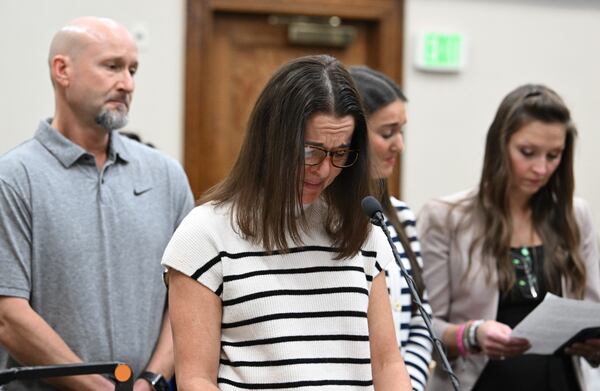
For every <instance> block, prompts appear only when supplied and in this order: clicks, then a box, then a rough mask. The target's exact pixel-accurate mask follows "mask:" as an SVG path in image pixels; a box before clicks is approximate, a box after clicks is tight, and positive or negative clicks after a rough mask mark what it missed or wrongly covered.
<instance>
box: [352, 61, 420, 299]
mask: <svg viewBox="0 0 600 391" xmlns="http://www.w3.org/2000/svg"><path fill="white" fill-rule="evenodd" d="M349 71H350V75H351V76H352V79H353V80H354V83H355V84H356V88H357V89H358V92H360V97H361V100H362V104H363V107H364V109H365V113H366V114H367V117H370V116H371V115H372V114H373V113H375V112H376V111H378V110H380V109H382V108H384V107H385V106H387V105H389V104H390V103H393V102H395V101H397V100H400V101H402V102H406V101H407V98H406V96H405V95H404V92H402V89H401V88H400V87H399V86H398V85H397V84H396V83H395V82H394V81H393V80H392V79H390V78H389V77H387V76H386V75H385V74H383V73H381V72H379V71H376V70H374V69H371V68H369V67H367V66H364V65H357V66H352V67H350V68H349ZM377 181H378V182H379V183H378V186H379V192H378V193H377V194H378V195H379V196H378V197H377V198H378V199H379V202H381V206H382V207H383V212H384V213H385V216H386V217H387V219H388V220H389V222H390V223H391V224H392V226H393V227H394V230H395V231H396V234H397V235H398V240H400V243H401V244H402V248H403V249H404V253H405V254H406V257H407V258H408V261H409V263H410V267H411V272H412V277H413V279H414V281H415V285H416V286H417V291H418V292H419V295H420V296H421V297H423V291H424V290H425V284H424V282H423V277H422V276H421V274H422V273H421V266H420V265H419V262H418V261H417V255H416V254H415V252H414V251H413V250H412V247H411V245H410V239H409V238H408V235H407V234H406V231H405V229H404V225H403V224H402V222H401V221H400V219H399V218H398V214H397V211H396V209H395V208H394V206H393V205H392V203H391V201H390V193H389V190H388V181H387V178H379V179H377Z"/></svg>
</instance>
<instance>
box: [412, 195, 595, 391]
mask: <svg viewBox="0 0 600 391" xmlns="http://www.w3.org/2000/svg"><path fill="white" fill-rule="evenodd" d="M472 194H473V191H472V190H471V191H468V192H467V191H466V192H461V193H458V194H454V195H451V196H448V197H444V198H441V199H438V200H434V201H430V202H429V203H427V204H426V205H425V206H423V208H422V209H421V212H420V213H419V216H418V218H417V228H418V231H419V237H420V238H421V254H422V257H423V278H424V281H425V286H426V287H427V290H428V291H429V302H430V304H431V308H432V310H433V317H434V319H433V326H434V329H435V332H436V335H437V336H438V337H439V338H441V337H442V335H443V334H444V331H445V330H446V329H447V328H448V326H449V325H450V324H459V323H463V322H466V321H468V320H470V319H496V312H497V309H498V300H499V292H498V284H497V281H498V280H497V275H496V273H493V274H492V275H491V280H490V281H487V280H486V278H485V274H484V273H485V272H484V270H483V266H482V265H481V262H479V259H478V258H477V254H478V249H477V248H476V249H475V251H474V253H473V264H472V266H471V269H470V271H469V274H468V275H467V276H465V273H466V271H467V266H468V260H469V246H470V245H471V243H472V242H473V240H474V239H475V237H476V235H477V234H479V233H480V230H481V227H477V226H476V225H471V226H469V227H467V228H465V229H463V230H462V231H461V232H460V234H459V235H457V236H456V237H454V238H453V237H452V236H453V232H452V229H451V228H452V227H455V226H456V224H457V223H458V222H459V221H461V219H462V218H463V217H464V213H465V212H464V209H463V208H462V207H460V206H459V207H456V208H453V209H452V208H451V205H452V204H455V203H456V202H460V201H461V200H464V199H465V198H467V197H469V196H471V195H472ZM574 210H575V216H576V219H577V223H578V225H579V229H580V234H581V245H580V251H581V255H582V257H583V260H584V262H585V266H586V272H587V281H586V291H585V299H586V300H593V301H600V255H599V251H598V242H597V236H596V231H595V230H594V227H593V224H592V217H591V213H590V210H589V207H588V205H587V203H586V202H585V201H584V200H583V199H581V198H575V199H574ZM562 285H563V288H562V291H563V296H565V297H569V298H574V293H573V292H572V291H569V290H568V289H567V288H566V285H565V280H564V279H563V283H562ZM486 362H487V358H486V356H484V355H482V354H472V355H468V356H467V357H464V358H463V357H459V358H456V359H453V360H451V361H450V363H451V365H452V367H453V370H454V372H455V374H456V375H457V377H458V378H459V380H460V384H461V390H471V389H472V388H473V386H474V385H475V382H476V380H477V378H478V377H479V374H480V373H481V371H482V370H483V368H484V366H485V364H486ZM574 363H575V370H576V372H577V373H578V375H579V380H580V381H579V383H580V384H581V387H582V390H584V391H585V385H584V384H583V382H582V377H581V369H580V363H579V359H578V358H574ZM451 389H452V388H451V383H450V382H449V380H448V379H447V376H446V374H445V373H444V372H443V371H442V369H441V365H439V364H438V365H437V367H436V370H435V371H434V373H433V376H431V378H430V384H429V387H428V390H429V391H441V390H444V391H446V390H451Z"/></svg>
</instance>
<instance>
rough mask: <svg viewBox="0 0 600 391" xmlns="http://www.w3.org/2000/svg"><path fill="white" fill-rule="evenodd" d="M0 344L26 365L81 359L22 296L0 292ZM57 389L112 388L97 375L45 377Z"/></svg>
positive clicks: (112, 388)
mask: <svg viewBox="0 0 600 391" xmlns="http://www.w3.org/2000/svg"><path fill="white" fill-rule="evenodd" d="M0 344H1V345H2V346H3V347H4V348H5V349H6V350H7V351H8V352H9V353H10V355H11V356H12V357H13V358H14V359H16V360H17V361H18V362H19V363H21V364H22V365H26V366H35V365H56V364H70V363H80V362H82V360H81V359H80V358H79V357H77V355H76V354H75V353H74V352H73V351H72V350H71V349H70V348H69V347H68V346H67V344H66V343H65V341H64V340H63V339H62V338H61V337H60V336H59V335H58V334H57V333H56V332H55V331H54V330H53V329H52V327H50V325H49V324H48V323H46V321H44V319H42V318H41V317H40V316H39V315H38V314H37V313H36V312H35V311H34V310H33V309H32V308H31V306H30V305H29V302H28V301H27V300H26V299H23V298H18V297H8V296H0ZM46 381H47V382H48V383H50V384H52V385H53V386H54V387H57V388H59V389H61V390H68V391H70V390H73V391H76V390H82V391H87V390H89V391H95V390H114V389H115V386H114V385H113V383H112V382H111V381H109V380H108V379H107V378H105V377H103V376H101V375H85V376H70V377H56V378H48V379H47V380H46Z"/></svg>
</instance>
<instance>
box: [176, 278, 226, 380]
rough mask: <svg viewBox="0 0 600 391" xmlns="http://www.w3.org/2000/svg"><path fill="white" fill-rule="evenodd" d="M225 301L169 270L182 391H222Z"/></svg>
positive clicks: (177, 366)
mask: <svg viewBox="0 0 600 391" xmlns="http://www.w3.org/2000/svg"><path fill="white" fill-rule="evenodd" d="M221 314H222V308H221V300H220V299H219V297H218V296H217V295H215V294H214V292H212V291H211V290H210V289H208V288H207V287H205V286H204V285H202V284H200V283H198V282H197V281H195V280H193V279H191V278H190V277H188V276H186V275H184V274H182V273H180V272H178V271H176V270H173V269H170V270H169V316H170V317H171V327H172V328H173V342H174V349H175V372H176V373H177V387H178V389H179V390H181V391H193V390H199V391H211V390H213V391H215V390H217V391H218V389H219V388H218V387H217V373H218V370H219V358H220V349H221Z"/></svg>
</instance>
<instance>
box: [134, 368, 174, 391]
mask: <svg viewBox="0 0 600 391" xmlns="http://www.w3.org/2000/svg"><path fill="white" fill-rule="evenodd" d="M138 379H144V380H146V381H147V382H148V383H150V385H152V388H154V389H155V390H156V391H169V383H167V381H166V380H165V378H164V376H163V375H161V374H160V373H154V372H150V371H144V372H142V374H141V375H140V376H138Z"/></svg>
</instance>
